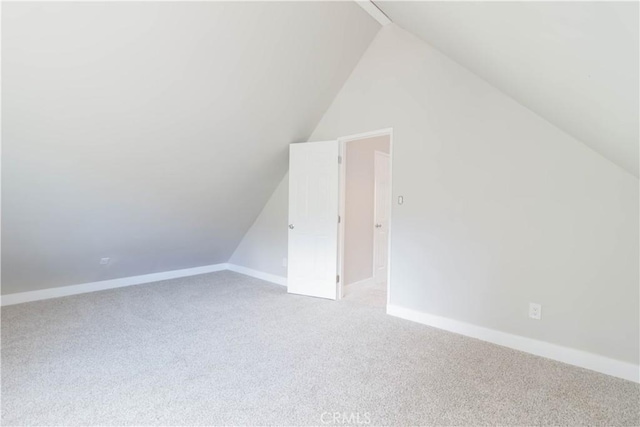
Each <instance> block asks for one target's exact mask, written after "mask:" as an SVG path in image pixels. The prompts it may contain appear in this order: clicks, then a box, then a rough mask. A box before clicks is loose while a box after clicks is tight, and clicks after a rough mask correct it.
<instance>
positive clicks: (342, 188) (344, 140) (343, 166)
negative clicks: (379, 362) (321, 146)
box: [337, 128, 393, 306]
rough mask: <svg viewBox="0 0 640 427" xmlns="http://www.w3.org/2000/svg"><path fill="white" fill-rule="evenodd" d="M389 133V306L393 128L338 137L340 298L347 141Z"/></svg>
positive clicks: (342, 273) (388, 296) (338, 294)
mask: <svg viewBox="0 0 640 427" xmlns="http://www.w3.org/2000/svg"><path fill="white" fill-rule="evenodd" d="M383 135H389V156H390V158H391V164H390V165H389V174H390V175H391V177H390V179H389V181H390V187H391V197H390V198H389V203H390V206H389V250H388V261H387V306H388V305H389V301H390V296H391V233H392V232H393V227H392V226H391V224H392V223H393V209H392V207H393V128H384V129H379V130H374V131H371V132H363V133H358V134H354V135H348V136H341V137H339V138H338V144H339V150H340V157H341V158H342V162H341V163H340V170H339V183H340V184H339V185H340V190H339V193H340V204H339V212H340V219H341V221H340V224H339V227H338V271H339V273H338V274H340V281H339V282H338V292H337V296H338V299H340V298H342V297H343V296H344V232H345V230H344V217H345V201H346V182H345V177H346V165H347V146H346V144H347V142H350V141H355V140H359V139H367V138H372V137H374V136H383Z"/></svg>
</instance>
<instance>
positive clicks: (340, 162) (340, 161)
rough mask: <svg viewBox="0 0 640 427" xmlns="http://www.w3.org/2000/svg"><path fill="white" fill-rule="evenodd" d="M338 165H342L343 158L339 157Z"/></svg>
mask: <svg viewBox="0 0 640 427" xmlns="http://www.w3.org/2000/svg"><path fill="white" fill-rule="evenodd" d="M338 164H339V165H340V164H342V156H338Z"/></svg>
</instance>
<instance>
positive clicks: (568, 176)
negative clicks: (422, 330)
mask: <svg viewBox="0 0 640 427" xmlns="http://www.w3.org/2000/svg"><path fill="white" fill-rule="evenodd" d="M387 127H393V129H394V152H393V195H394V198H395V197H397V196H399V195H403V196H404V198H405V203H404V204H403V205H401V206H400V205H397V204H394V205H393V212H392V214H393V216H392V221H393V222H392V226H391V227H392V238H391V258H392V259H391V290H390V298H391V303H392V304H395V305H399V306H403V307H406V308H409V309H414V310H418V311H421V312H426V313H431V314H435V315H439V316H444V317H448V318H451V319H456V320H460V321H464V322H468V323H472V324H475V325H479V326H483V327H487V328H492V329H496V330H499V331H504V332H508V333H512V334H516V335H521V336H524V337H530V338H534V339H538V340H542V341H547V342H550V343H555V344H560V345H563V346H568V347H572V348H575V349H578V350H583V351H587V352H592V353H595V354H599V355H604V356H607V357H610V358H614V359H618V360H622V361H626V362H631V363H635V364H638V363H639V336H640V326H639V298H640V295H639V288H638V283H639V265H638V263H639V261H638V260H639V251H640V250H639V247H638V246H639V245H638V236H639V227H638V215H639V211H638V201H639V200H638V191H639V186H638V179H637V178H636V177H634V176H633V175H631V174H629V173H628V172H626V171H624V170H623V169H621V168H620V167H618V166H616V165H614V164H613V163H611V162H610V161H608V160H606V159H604V158H603V157H602V156H600V155H599V154H597V153H595V152H594V151H593V150H591V149H590V148H587V147H586V146H585V145H584V144H582V143H581V142H580V141H577V140H576V139H574V138H572V137H570V136H568V135H567V134H565V133H563V132H562V131H560V130H559V129H558V128H556V127H554V126H553V125H551V124H550V123H548V122H546V121H545V120H543V119H541V118H540V117H539V116H537V115H535V114H533V113H532V112H531V111H529V110H527V109H526V108H524V107H522V106H521V105H520V104H518V103H516V102H515V101H513V100H512V99H511V98H509V97H507V96H506V95H504V94H503V93H501V92H500V91H498V90H497V89H495V88H494V87H492V86H490V85H489V84H487V83H486V82H485V81H483V80H481V79H480V78H478V77H477V76H475V75H474V74H472V73H470V72H469V71H467V70H466V69H464V68H462V67H461V66H459V65H458V64H456V63H454V62H453V61H451V60H450V59H448V58H447V57H445V56H444V55H442V54H441V53H439V52H438V51H436V50H434V49H433V48H431V47H430V46H428V45H427V44H425V43H424V42H422V41H420V40H418V39H417V38H415V37H414V36H412V35H411V34H409V33H407V32H405V31H403V30H402V29H400V28H399V27H397V26H395V25H391V26H387V27H383V28H382V30H381V31H380V32H379V33H378V35H377V36H376V39H375V40H374V41H373V42H372V44H371V46H370V47H369V49H368V50H367V52H366V53H365V55H364V56H363V58H362V60H361V61H360V63H359V64H358V66H357V67H356V69H355V70H354V72H353V73H352V75H351V77H350V78H349V80H348V81H347V83H346V84H345V85H344V87H343V88H342V90H341V92H340V93H339V94H338V96H337V98H336V99H335V100H334V102H333V104H332V105H331V107H329V109H328V110H327V112H326V113H325V115H324V117H323V119H322V120H321V122H320V123H319V125H318V127H317V128H316V130H315V131H314V132H313V135H312V136H311V138H310V139H311V140H324V139H335V138H336V137H338V136H342V135H351V134H356V133H360V132H365V131H371V130H375V129H381V128H387ZM280 201H281V202H282V204H281V205H280V206H279V207H278V208H277V209H278V211H279V212H280V213H279V216H280V217H286V215H287V205H286V200H284V199H282V200H280ZM272 208H276V207H275V206H272ZM270 215H271V216H273V217H274V218H275V217H277V216H278V215H275V213H274V212H271V213H270ZM281 233H282V234H283V235H286V230H285V229H283V230H282V231H281ZM284 241H286V240H284V239H280V240H279V242H284ZM262 245H263V246H265V247H270V248H272V249H271V250H277V251H284V252H286V247H284V248H282V247H276V245H273V246H272V245H270V244H269V243H268V242H262ZM529 302H537V303H540V304H542V305H543V317H542V320H540V321H535V320H530V319H529V318H528V317H527V310H528V303H529Z"/></svg>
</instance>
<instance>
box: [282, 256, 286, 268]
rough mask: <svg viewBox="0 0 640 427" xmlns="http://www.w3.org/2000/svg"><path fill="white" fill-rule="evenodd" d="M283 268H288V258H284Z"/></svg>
mask: <svg viewBox="0 0 640 427" xmlns="http://www.w3.org/2000/svg"><path fill="white" fill-rule="evenodd" d="M282 266H283V267H286V266H287V259H286V258H282Z"/></svg>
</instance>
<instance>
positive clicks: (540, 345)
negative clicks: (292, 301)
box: [387, 304, 640, 383]
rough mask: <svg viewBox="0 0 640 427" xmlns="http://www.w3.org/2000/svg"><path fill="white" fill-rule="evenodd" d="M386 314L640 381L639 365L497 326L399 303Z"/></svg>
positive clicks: (388, 308)
mask: <svg viewBox="0 0 640 427" xmlns="http://www.w3.org/2000/svg"><path fill="white" fill-rule="evenodd" d="M387 314H389V315H391V316H395V317H400V318H402V319H406V320H411V321H413V322H417V323H422V324H423V325H428V326H433V327H434V328H438V329H444V330H445V331H449V332H455V333H457V334H460V335H465V336H468V337H473V338H477V339H479V340H482V341H488V342H490V343H494V344H498V345H501V346H504V347H509V348H513V349H515V350H520V351H524V352H526V353H531V354H535V355H536V356H542V357H546V358H547V359H552V360H557V361H559V362H564V363H567V364H569V365H574V366H579V367H581V368H585V369H590V370H592V371H596V372H601V373H603V374H607V375H611V376H614V377H618V378H623V379H625V380H629V381H633V382H636V383H637V382H640V366H638V365H634V364H632V363H628V362H622V361H620V360H616V359H611V358H608V357H605V356H600V355H597V354H593V353H589V352H586V351H581V350H576V349H574V348H569V347H563V346H560V345H557V344H551V343H548V342H545V341H538V340H535V339H533V338H526V337H523V336H520V335H514V334H509V333H507V332H500V331H497V330H495V329H489V328H484V327H482V326H476V325H472V324H470V323H465V322H461V321H458V320H453V319H449V318H446V317H441V316H435V315H433V314H429V313H424V312H421V311H417V310H412V309H409V308H404V307H400V306H397V305H391V304H389V305H387Z"/></svg>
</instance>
